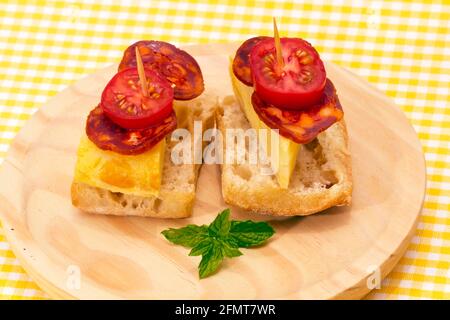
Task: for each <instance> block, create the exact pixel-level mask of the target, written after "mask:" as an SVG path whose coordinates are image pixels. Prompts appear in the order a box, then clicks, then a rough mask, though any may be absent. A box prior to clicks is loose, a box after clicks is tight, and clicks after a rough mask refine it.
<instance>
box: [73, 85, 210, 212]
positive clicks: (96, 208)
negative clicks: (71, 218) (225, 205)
mask: <svg viewBox="0 0 450 320" xmlns="http://www.w3.org/2000/svg"><path fill="white" fill-rule="evenodd" d="M217 105H218V102H217V97H216V96H214V95H212V94H210V93H203V94H202V95H201V96H200V97H198V98H195V99H193V100H190V101H176V102H175V104H174V108H175V111H176V113H177V121H178V128H185V129H187V130H189V131H190V133H191V137H192V139H193V138H194V135H193V130H194V121H195V120H197V121H201V122H202V129H203V130H206V129H209V128H212V127H214V122H215V120H214V114H215V109H216V107H217ZM166 142H167V143H166V145H167V147H166V152H165V157H164V168H163V176H162V181H161V188H160V193H159V195H158V196H157V197H156V196H152V197H142V196H135V195H131V194H123V193H120V192H111V191H109V190H106V189H102V188H97V187H93V186H90V185H87V184H85V183H79V182H75V181H74V182H73V183H72V188H71V193H72V203H73V205H74V206H76V207H78V208H79V209H81V210H83V211H86V212H90V213H97V214H110V215H119V216H143V217H157V218H184V217H188V216H190V215H191V213H192V207H193V204H194V200H195V189H196V184H197V177H198V173H199V168H200V165H199V164H180V165H176V164H174V163H173V162H172V160H171V151H172V148H173V147H174V146H175V144H176V143H177V142H173V141H170V136H168V137H166ZM192 145H193V144H192Z"/></svg>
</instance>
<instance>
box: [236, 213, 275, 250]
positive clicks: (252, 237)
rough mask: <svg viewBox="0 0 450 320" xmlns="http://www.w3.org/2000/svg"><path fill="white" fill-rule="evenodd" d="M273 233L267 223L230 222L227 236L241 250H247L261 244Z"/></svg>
mask: <svg viewBox="0 0 450 320" xmlns="http://www.w3.org/2000/svg"><path fill="white" fill-rule="evenodd" d="M274 233H275V231H274V230H273V228H272V227H271V226H270V224H268V223H267V222H253V221H251V220H246V221H232V222H231V227H230V234H229V236H230V237H231V238H232V239H233V240H234V241H235V242H236V243H237V245H238V246H239V247H241V248H249V247H254V246H258V245H260V244H262V243H263V242H264V241H266V240H267V239H269V238H270V237H271V236H273V234H274Z"/></svg>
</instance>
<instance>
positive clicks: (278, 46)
mask: <svg viewBox="0 0 450 320" xmlns="http://www.w3.org/2000/svg"><path fill="white" fill-rule="evenodd" d="M273 38H274V40H275V50H276V53H277V66H278V70H279V71H281V70H282V69H283V67H284V61H283V55H282V54H281V41H280V35H279V34H278V27H277V20H276V19H275V17H273Z"/></svg>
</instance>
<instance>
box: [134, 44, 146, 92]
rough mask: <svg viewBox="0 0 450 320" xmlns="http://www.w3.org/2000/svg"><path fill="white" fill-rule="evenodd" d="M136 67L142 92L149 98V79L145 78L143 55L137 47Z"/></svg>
mask: <svg viewBox="0 0 450 320" xmlns="http://www.w3.org/2000/svg"><path fill="white" fill-rule="evenodd" d="M134 49H135V51H136V66H137V69H138V74H139V82H140V83H141V90H142V94H143V95H144V97H147V96H148V88H147V78H146V77H145V70H144V64H143V63H142V58H141V54H140V52H139V48H138V47H137V46H136V47H135V48H134Z"/></svg>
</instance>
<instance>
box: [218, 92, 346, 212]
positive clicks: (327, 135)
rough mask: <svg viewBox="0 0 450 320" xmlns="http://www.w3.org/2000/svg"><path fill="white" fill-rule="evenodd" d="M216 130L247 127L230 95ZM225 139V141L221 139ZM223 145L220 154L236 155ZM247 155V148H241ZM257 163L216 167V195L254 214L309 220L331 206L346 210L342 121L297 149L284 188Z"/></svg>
mask: <svg viewBox="0 0 450 320" xmlns="http://www.w3.org/2000/svg"><path fill="white" fill-rule="evenodd" d="M216 122H217V126H218V128H219V129H220V131H221V132H222V136H224V137H225V129H226V128H241V129H244V130H245V129H248V128H250V124H249V122H248V121H247V118H246V117H245V115H244V113H243V112H242V111H241V108H240V106H239V104H238V102H236V100H235V98H234V97H232V96H228V97H226V98H225V99H224V100H223V101H222V102H221V105H220V107H219V108H218V109H217V113H216ZM224 140H226V139H224ZM226 142H228V141H224V151H225V152H233V150H236V149H235V148H236V146H235V144H236V141H235V142H234V143H233V144H231V145H230V144H228V145H227V143H226ZM246 147H247V150H246V152H248V145H247V146H246ZM262 169H263V168H262V165H261V164H247V163H245V164H226V163H224V164H223V165H222V195H223V198H224V200H225V202H226V203H228V204H231V205H235V206H238V207H241V208H243V209H245V210H250V211H253V212H256V213H260V214H270V215H274V216H296V215H309V214H313V213H316V212H319V211H322V210H324V209H327V208H330V207H332V206H339V205H348V204H350V202H351V194H352V172H351V159H350V153H349V151H348V136H347V130H346V126H345V122H344V120H341V121H340V122H338V123H335V124H334V125H332V126H331V127H330V128H328V129H327V130H325V131H324V132H322V133H320V134H319V135H318V136H317V138H316V139H315V140H313V141H312V142H310V143H308V144H306V145H302V146H301V147H300V151H299V154H298V156H297V163H296V165H295V168H294V172H293V174H292V176H291V179H290V183H289V188H288V189H283V188H281V187H280V186H279V185H278V182H277V180H276V178H275V176H274V175H264V174H262V173H261V172H264V171H263V170H262Z"/></svg>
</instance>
